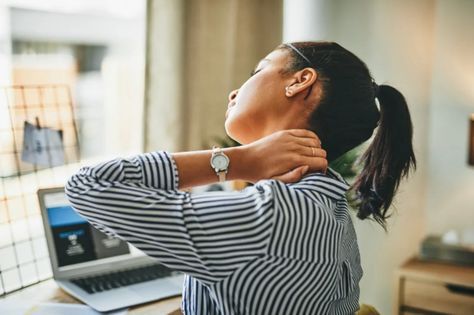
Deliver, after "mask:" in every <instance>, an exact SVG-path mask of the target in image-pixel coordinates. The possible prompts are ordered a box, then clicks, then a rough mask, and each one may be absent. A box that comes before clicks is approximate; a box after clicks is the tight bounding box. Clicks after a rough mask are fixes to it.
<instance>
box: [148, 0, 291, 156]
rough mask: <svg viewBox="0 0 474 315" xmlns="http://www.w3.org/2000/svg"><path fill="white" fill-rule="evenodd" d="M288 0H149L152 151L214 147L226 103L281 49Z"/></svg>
mask: <svg viewBox="0 0 474 315" xmlns="http://www.w3.org/2000/svg"><path fill="white" fill-rule="evenodd" d="M282 5H283V4H282V0H225V1H222V0H193V1H184V0H149V1H148V10H147V12H148V17H147V25H148V26H147V29H148V32H147V66H146V88H145V89H146V91H145V114H144V123H145V148H146V150H147V151H151V150H163V149H165V150H169V151H188V150H200V149H209V148H210V145H212V144H214V143H215V141H214V138H215V137H218V138H223V137H225V136H226V135H225V130H224V120H225V116H224V115H225V112H226V110H227V103H228V100H227V97H228V94H229V92H230V91H231V90H233V89H236V88H239V87H240V85H241V84H242V83H243V82H245V80H246V79H247V78H248V76H249V73H250V71H251V70H252V69H253V68H254V67H255V65H256V64H257V62H258V61H259V60H260V59H261V58H263V57H264V56H265V55H266V54H268V53H269V52H270V51H271V50H272V49H274V48H275V47H276V46H277V45H278V44H280V43H281V38H282V20H283V18H282Z"/></svg>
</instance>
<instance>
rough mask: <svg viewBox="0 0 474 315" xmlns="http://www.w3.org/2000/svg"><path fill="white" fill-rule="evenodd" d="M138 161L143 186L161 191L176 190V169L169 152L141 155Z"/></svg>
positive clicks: (177, 181)
mask: <svg viewBox="0 0 474 315" xmlns="http://www.w3.org/2000/svg"><path fill="white" fill-rule="evenodd" d="M139 160H140V163H141V169H142V176H143V183H144V184H145V185H147V186H150V187H155V188H158V189H163V190H178V187H179V176H178V167H177V165H176V162H175V160H174V159H173V157H172V156H171V153H170V152H168V151H155V152H149V153H145V154H141V155H139Z"/></svg>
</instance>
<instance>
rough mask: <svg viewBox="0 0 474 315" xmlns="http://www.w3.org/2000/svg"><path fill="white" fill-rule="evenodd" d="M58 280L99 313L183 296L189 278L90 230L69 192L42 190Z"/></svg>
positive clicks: (41, 196)
mask: <svg viewBox="0 0 474 315" xmlns="http://www.w3.org/2000/svg"><path fill="white" fill-rule="evenodd" d="M38 199H39V203H40V207H41V215H42V217H43V225H44V229H45V235H46V242H47V244H48V250H49V255H50V258H51V268H52V271H53V278H54V280H55V281H56V282H57V284H58V285H59V286H60V287H61V288H62V289H64V290H65V291H66V292H68V293H69V294H71V295H72V296H74V297H76V298H77V299H79V300H81V301H82V302H84V303H86V304H88V305H89V306H91V307H92V308H94V309H95V310H97V311H99V312H107V311H111V310H116V309H119V308H125V307H129V306H132V305H137V304H141V303H145V302H150V301H154V300H158V299H162V298H168V297H172V296H177V295H181V291H182V285H183V280H184V274H183V273H181V272H177V271H173V270H171V269H169V268H167V267H165V266H163V265H161V264H159V263H158V262H157V261H156V260H155V259H152V258H151V257H148V256H146V255H145V254H144V253H143V252H141V251H140V250H138V249H137V248H135V247H133V246H132V245H130V244H128V243H127V242H124V241H123V240H121V239H119V238H114V237H110V236H108V235H106V234H104V233H102V232H100V231H99V230H97V229H96V228H94V227H93V226H92V225H91V224H89V223H88V222H87V221H86V220H85V219H84V218H83V217H81V216H80V215H79V214H77V213H76V212H75V211H74V210H73V208H72V207H71V205H70V204H69V202H68V200H67V197H66V193H65V192H64V187H58V188H50V189H40V190H38Z"/></svg>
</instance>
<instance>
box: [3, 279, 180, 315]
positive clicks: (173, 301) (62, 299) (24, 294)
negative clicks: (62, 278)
mask: <svg viewBox="0 0 474 315" xmlns="http://www.w3.org/2000/svg"><path fill="white" fill-rule="evenodd" d="M3 300H6V301H9V302H16V301H18V303H25V301H29V302H31V303H33V304H36V303H41V302H53V303H81V302H80V301H78V300H76V299H75V298H73V297H72V296H70V295H69V294H67V293H66V292H64V291H63V290H62V289H60V288H59V287H58V285H57V284H56V282H54V280H52V279H50V280H46V281H43V282H40V283H38V284H35V285H32V286H30V287H27V288H25V289H23V290H21V291H18V292H15V293H12V294H10V295H8V296H7V297H5V298H2V299H0V301H3ZM180 304H181V297H180V296H178V297H173V298H169V299H165V300H160V301H157V302H150V303H147V304H141V305H137V306H132V307H130V308H129V309H128V314H130V315H149V314H150V315H151V314H153V315H181V314H182V313H181V311H180V310H179V309H180Z"/></svg>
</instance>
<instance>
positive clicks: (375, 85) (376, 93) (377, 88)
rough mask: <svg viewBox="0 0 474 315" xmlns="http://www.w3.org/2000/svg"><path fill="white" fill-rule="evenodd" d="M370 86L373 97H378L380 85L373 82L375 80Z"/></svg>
mask: <svg viewBox="0 0 474 315" xmlns="http://www.w3.org/2000/svg"><path fill="white" fill-rule="evenodd" d="M372 88H373V89H374V95H375V98H377V97H379V90H380V87H379V86H378V84H377V83H375V81H372Z"/></svg>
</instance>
